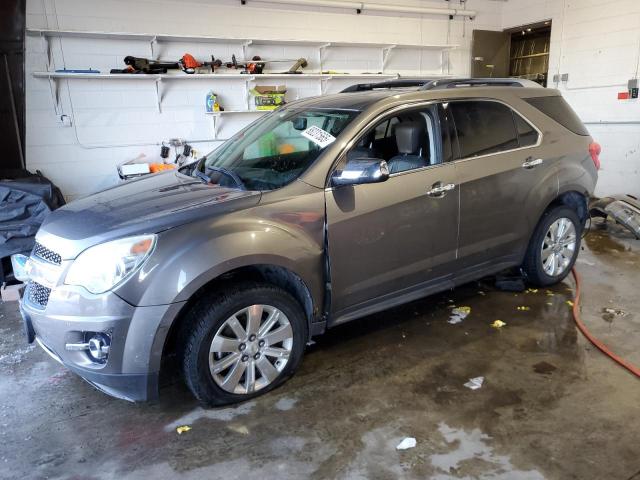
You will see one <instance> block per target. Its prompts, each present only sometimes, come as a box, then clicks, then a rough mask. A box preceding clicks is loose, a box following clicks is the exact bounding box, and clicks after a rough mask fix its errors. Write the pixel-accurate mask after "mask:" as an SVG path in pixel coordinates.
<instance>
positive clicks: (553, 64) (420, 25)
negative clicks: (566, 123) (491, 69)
mask: <svg viewBox="0 0 640 480" xmlns="http://www.w3.org/2000/svg"><path fill="white" fill-rule="evenodd" d="M386 3H387V4H394V3H395V4H398V5H413V6H423V7H436V8H448V7H459V6H460V2H459V1H457V0H451V1H450V2H448V1H444V0H441V1H436V0H434V1H419V0H413V1H411V0H396V1H393V2H386ZM607 3H608V4H610V8H607V6H606V4H607ZM466 8H467V9H470V10H475V11H477V12H478V15H477V17H476V19H475V20H473V21H470V20H468V19H467V20H465V19H463V18H462V17H456V18H455V19H454V20H451V21H450V20H449V19H448V17H446V16H438V15H424V16H416V15H413V14H395V13H367V12H363V13H362V14H361V15H356V14H355V12H353V11H351V10H341V9H335V8H330V9H323V8H318V7H305V6H286V5H269V4H264V3H253V4H252V2H248V4H247V5H245V6H241V5H240V2H239V1H236V0H220V1H217V2H215V3H214V2H208V1H204V0H201V1H197V0H189V1H186V0H172V1H165V0H148V1H136V2H131V1H126V2H125V1H121V0H27V28H30V29H60V30H82V31H101V32H131V33H163V34H173V35H193V36H198V35H206V36H217V37H234V38H263V39H274V40H282V39H287V40H312V41H322V42H340V41H342V42H378V43H416V44H455V45H458V46H459V47H458V48H456V49H454V50H452V51H451V52H450V54H449V61H448V64H447V65H441V62H440V57H439V53H438V52H435V53H434V52H429V51H427V52H424V53H423V54H422V56H421V58H419V59H416V58H415V55H416V53H415V52H411V51H407V52H406V53H405V54H404V55H405V57H404V58H403V57H402V53H398V54H397V56H396V57H394V58H395V59H396V61H397V63H396V64H395V65H394V64H393V62H392V64H391V65H389V66H388V69H389V70H390V71H391V70H393V71H398V72H401V73H404V74H407V75H410V74H414V75H415V74H418V73H420V74H423V75H427V74H429V73H431V72H439V71H441V68H443V69H444V70H445V71H446V72H447V73H450V74H451V75H455V76H458V75H459V76H466V75H468V74H469V66H470V43H471V37H472V35H471V32H472V30H473V29H485V30H501V29H504V28H511V27H514V26H518V25H525V24H528V23H534V22H538V21H542V20H548V19H552V20H553V28H552V33H551V35H552V38H551V54H550V71H549V77H550V79H551V78H552V77H553V75H554V74H556V73H560V74H562V73H568V74H569V79H568V81H567V82H559V83H557V84H554V83H553V82H551V81H550V83H549V86H550V87H557V88H559V89H560V90H561V91H562V93H563V95H564V96H565V97H566V98H567V100H568V101H569V102H570V103H571V105H572V106H573V107H574V108H575V109H576V111H577V112H578V114H579V115H580V116H581V118H583V119H584V120H585V121H586V122H587V127H588V128H589V130H590V131H591V133H592V135H593V136H594V138H595V139H596V140H597V141H598V142H600V143H601V144H602V146H603V155H602V156H601V158H602V160H603V168H602V171H601V176H600V182H599V184H598V189H597V191H596V194H598V195H606V194H613V193H621V192H624V193H632V194H636V195H640V173H639V165H640V114H639V113H640V107H639V103H638V102H639V101H638V100H627V101H619V100H617V92H619V91H623V90H626V84H627V80H629V79H630V78H633V77H635V76H637V69H638V63H639V58H638V57H639V53H640V2H637V1H636V0H616V1H613V2H602V1H595V0H579V1H574V2H567V1H565V0H508V1H506V2H502V1H494V0H468V1H467V2H466ZM185 52H189V53H192V54H194V55H196V56H197V57H199V58H208V57H209V56H210V55H211V54H214V55H216V57H217V58H223V59H229V58H230V57H231V54H232V53H236V55H238V54H239V53H241V52H238V51H237V50H234V47H231V46H226V47H225V46H224V45H218V44H216V45H208V44H203V43H196V44H194V43H189V42H183V43H180V42H176V43H172V44H170V45H169V44H167V45H164V46H162V47H161V48H160V50H159V52H158V56H159V57H161V58H163V59H168V58H170V59H174V58H176V59H177V58H179V57H180V56H182V54H183V53H185ZM50 54H51V60H52V67H51V69H59V68H64V67H66V68H89V67H91V68H97V69H99V70H101V71H103V72H108V71H109V69H111V68H122V67H123V66H124V64H123V63H122V59H123V58H124V56H126V55H135V56H141V57H150V56H151V53H150V47H149V43H148V42H141V41H137V40H136V41H133V40H113V39H87V38H54V39H52V40H51V44H50ZM252 54H262V56H263V58H265V57H266V58H268V57H277V58H297V57H300V56H311V55H312V53H311V52H309V51H305V49H304V48H301V47H296V46H282V47H277V49H275V50H274V49H273V47H272V49H271V50H269V49H262V50H260V51H254V52H252ZM331 55H332V56H333V57H332V58H331V60H332V63H331V68H333V69H339V70H341V71H349V70H351V71H353V72H364V71H373V69H376V68H378V67H377V64H376V62H377V61H378V58H379V52H378V51H377V50H376V51H370V52H367V49H362V48H358V49H355V48H340V49H335V50H332V52H331ZM394 55H395V54H394ZM407 55H414V57H407ZM416 63H418V64H419V66H418V67H417V68H416ZM283 65H286V64H283ZM46 67H47V44H46V42H44V41H43V39H41V38H38V37H33V36H27V37H26V62H25V74H26V92H27V93H26V115H27V122H26V123H27V132H26V161H27V167H28V168H29V169H30V170H32V171H33V170H36V169H39V170H41V171H42V172H43V173H44V174H45V175H47V176H48V177H50V178H51V179H52V180H53V181H54V182H55V183H57V184H58V185H59V186H60V187H61V189H62V191H63V192H64V194H65V196H66V197H67V198H68V199H73V198H77V197H80V196H84V195H87V194H90V193H92V192H95V191H97V190H100V189H103V188H106V187H109V186H111V185H114V184H116V183H117V182H118V177H117V173H116V166H117V165H118V164H120V163H123V162H125V161H127V160H131V159H134V158H136V157H139V156H140V155H144V156H145V159H146V160H148V161H158V160H159V144H160V143H161V142H162V141H163V140H168V139H170V138H175V137H179V138H185V139H187V140H191V141H193V140H212V138H213V127H212V121H211V120H212V119H211V117H210V116H207V115H205V114H204V97H205V94H206V92H207V91H208V90H210V89H214V90H215V91H216V93H219V92H221V99H222V102H223V106H225V107H226V108H227V109H233V108H234V104H233V101H235V100H231V99H230V98H228V99H225V95H227V94H228V95H231V93H233V92H234V91H235V90H237V89H239V88H242V86H241V83H240V82H237V81H228V83H227V81H226V80H225V81H221V80H216V81H215V82H208V81H207V80H204V79H203V80H194V81H193V82H192V81H189V82H163V87H162V88H163V90H162V92H161V95H162V110H161V112H159V111H158V108H157V97H156V92H155V89H154V86H153V84H152V82H140V81H136V80H133V79H132V80H118V81H105V80H88V79H86V80H76V79H74V80H59V81H57V82H55V84H54V85H53V86H52V85H50V83H49V81H48V80H46V79H42V78H34V77H33V76H32V73H33V72H35V71H43V70H46ZM287 68H288V67H287ZM285 69H286V68H285ZM357 82H358V80H350V79H340V80H336V81H331V82H328V85H327V90H326V91H327V92H329V93H331V92H335V91H339V90H340V89H341V88H344V87H345V86H347V85H348V84H351V83H357ZM261 83H262V84H267V85H274V84H278V83H286V85H287V88H288V90H289V93H288V95H290V96H293V97H294V98H295V97H304V96H310V95H317V94H319V93H320V83H321V82H320V81H318V80H313V79H309V78H299V79H295V78H292V79H291V80H287V81H286V82H282V81H279V80H269V81H267V80H264V81H262V82H261ZM54 87H55V88H54ZM236 93H238V92H237V91H236ZM56 95H57V96H58V98H59V103H58V105H57V106H56V105H55V102H54V101H53V99H54V98H55V96H56ZM234 98H239V95H235V97H234ZM225 100H226V104H225ZM254 118H255V117H254V116H252V115H243V116H235V115H231V116H225V121H224V122H223V123H222V125H221V127H220V129H219V132H218V138H228V137H229V136H230V135H232V134H233V133H234V132H235V131H237V130H238V129H239V128H241V127H242V126H243V125H244V124H246V123H248V122H250V121H251V120H253V119H254ZM217 145H219V142H213V141H205V142H198V143H194V144H193V146H194V148H196V149H197V150H198V151H199V152H200V153H201V154H204V153H206V152H208V151H210V150H211V149H213V148H215V147H216V146H217Z"/></svg>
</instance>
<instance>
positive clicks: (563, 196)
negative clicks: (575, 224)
mask: <svg viewBox="0 0 640 480" xmlns="http://www.w3.org/2000/svg"><path fill="white" fill-rule="evenodd" d="M559 205H565V206H567V207H571V208H573V209H574V210H575V211H576V213H577V214H578V217H579V218H580V220H581V221H582V223H583V225H584V222H586V221H587V218H589V194H588V193H587V192H586V191H581V189H575V188H568V189H566V190H564V191H561V192H560V193H559V194H558V196H557V197H556V198H554V199H553V200H552V201H551V202H550V203H549V204H548V205H547V206H546V207H545V209H544V210H543V211H542V214H541V215H540V218H542V216H543V215H544V214H545V213H546V212H548V211H549V210H550V209H551V208H553V207H557V206H559Z"/></svg>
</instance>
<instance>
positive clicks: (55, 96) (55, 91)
mask: <svg viewBox="0 0 640 480" xmlns="http://www.w3.org/2000/svg"><path fill="white" fill-rule="evenodd" d="M48 80H49V91H50V92H51V99H52V100H53V108H54V110H55V112H56V115H60V111H61V110H60V89H59V87H58V81H57V80H56V79H55V78H53V77H51V75H49V78H48Z"/></svg>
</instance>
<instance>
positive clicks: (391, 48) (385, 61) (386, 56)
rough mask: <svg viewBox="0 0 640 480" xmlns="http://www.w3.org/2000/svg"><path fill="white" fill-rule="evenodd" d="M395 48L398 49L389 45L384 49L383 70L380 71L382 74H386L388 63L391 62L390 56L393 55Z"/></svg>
mask: <svg viewBox="0 0 640 480" xmlns="http://www.w3.org/2000/svg"><path fill="white" fill-rule="evenodd" d="M394 48H396V45H388V46H386V47H382V69H381V70H380V71H381V72H384V71H385V69H386V68H387V62H388V61H389V54H390V53H391V50H393V49H394Z"/></svg>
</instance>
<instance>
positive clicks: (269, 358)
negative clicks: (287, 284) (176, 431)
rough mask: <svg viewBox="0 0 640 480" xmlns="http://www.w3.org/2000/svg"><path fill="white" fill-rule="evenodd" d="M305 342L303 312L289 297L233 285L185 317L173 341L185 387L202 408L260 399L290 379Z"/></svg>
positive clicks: (265, 286)
mask: <svg viewBox="0 0 640 480" xmlns="http://www.w3.org/2000/svg"><path fill="white" fill-rule="evenodd" d="M306 339H307V322H306V319H305V315H304V312H303V310H302V308H301V307H300V304H299V303H298V302H297V301H296V300H295V299H294V298H293V297H292V296H291V295H289V293H287V292H286V291H284V290H282V289H280V288H278V287H275V286H272V285H268V284H260V283H242V284H239V285H236V286H234V287H232V288H229V289H228V290H226V291H224V292H222V294H220V295H218V296H216V297H215V298H213V299H207V298H204V299H202V300H201V301H200V302H199V303H198V304H196V306H195V307H194V308H193V309H192V310H191V311H190V312H189V314H188V315H187V317H186V318H185V323H184V327H183V329H182V332H181V335H180V336H179V342H180V343H181V345H180V346H179V347H181V361H182V370H183V375H184V379H185V383H186V384H187V386H188V387H189V389H190V390H191V392H192V393H193V395H194V396H195V397H196V398H197V399H198V400H199V401H200V402H201V403H203V404H204V405H206V406H220V405H227V404H230V403H238V402H242V401H245V400H248V399H250V398H253V397H256V396H258V395H262V394H263V393H266V392H269V391H270V390H273V389H274V388H276V387H278V386H279V385H281V384H282V383H283V382H285V381H286V380H287V379H288V378H289V377H291V376H292V375H293V373H294V372H295V370H296V369H297V367H298V365H299V364H300V361H301V359H302V355H303V353H304V346H305V343H306Z"/></svg>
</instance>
